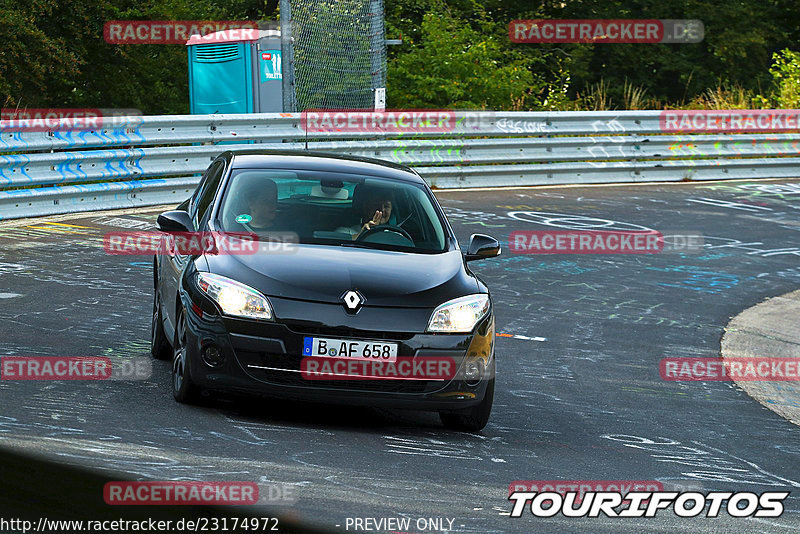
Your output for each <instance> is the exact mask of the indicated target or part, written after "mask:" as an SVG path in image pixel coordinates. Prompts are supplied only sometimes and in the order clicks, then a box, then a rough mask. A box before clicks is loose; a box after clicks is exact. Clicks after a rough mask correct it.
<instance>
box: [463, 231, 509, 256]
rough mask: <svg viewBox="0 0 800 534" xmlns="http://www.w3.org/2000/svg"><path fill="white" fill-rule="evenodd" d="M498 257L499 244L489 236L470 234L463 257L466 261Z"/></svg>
mask: <svg viewBox="0 0 800 534" xmlns="http://www.w3.org/2000/svg"><path fill="white" fill-rule="evenodd" d="M499 255H500V242H499V241H497V239H495V238H493V237H492V236H490V235H484V234H472V237H470V238H469V248H467V253H466V254H465V255H464V259H465V260H467V261H473V260H484V259H486V258H494V257H495V256H499Z"/></svg>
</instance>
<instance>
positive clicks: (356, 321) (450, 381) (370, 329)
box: [152, 150, 500, 431]
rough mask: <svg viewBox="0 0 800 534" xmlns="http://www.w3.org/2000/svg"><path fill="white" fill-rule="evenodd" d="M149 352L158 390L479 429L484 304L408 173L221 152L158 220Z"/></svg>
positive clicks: (474, 255) (493, 252)
mask: <svg viewBox="0 0 800 534" xmlns="http://www.w3.org/2000/svg"><path fill="white" fill-rule="evenodd" d="M158 225H159V229H160V230H161V231H162V232H165V233H166V235H165V236H164V238H165V239H173V240H174V239H176V237H175V236H176V235H180V236H185V235H190V236H194V235H199V236H202V239H204V240H205V239H206V238H207V237H208V236H213V237H212V239H213V240H214V241H213V242H214V243H215V245H214V246H212V247H210V248H203V249H202V250H199V251H198V250H186V249H181V248H180V247H177V248H176V247H174V246H173V247H167V248H165V249H163V250H162V251H161V253H160V254H158V255H157V256H156V257H155V258H154V273H153V274H154V283H155V298H154V304H153V320H152V354H153V356H154V357H155V358H158V359H171V361H172V392H173V395H174V397H175V399H176V400H177V401H179V402H190V401H191V400H192V399H193V398H195V397H196V395H197V394H198V392H200V391H202V390H224V391H240V392H250V393H258V394H263V395H268V396H279V397H282V398H290V399H302V400H309V401H323V402H337V403H349V404H366V405H376V406H377V405H380V406H388V407H397V408H412V409H420V410H430V411H436V412H438V413H439V414H440V417H441V420H442V422H443V423H444V424H445V426H447V427H450V428H456V429H462V430H468V431H477V430H480V429H482V428H483V427H484V426H485V425H486V423H487V421H488V420H489V414H490V412H491V408H492V399H493V397H494V387H495V360H494V335H495V334H494V333H495V326H494V314H493V310H492V301H491V298H490V295H489V291H488V289H487V287H486V286H485V285H484V284H483V283H482V282H481V280H480V279H478V277H476V276H475V275H474V274H473V273H472V272H471V271H470V269H469V267H468V263H467V262H470V261H472V260H478V259H483V258H489V257H492V256H497V255H498V254H499V253H500V245H499V243H498V241H497V240H495V239H494V238H492V237H489V236H485V235H480V234H476V235H473V236H472V238H471V241H470V243H469V248H468V250H467V252H466V253H462V252H461V250H460V249H459V245H458V242H457V241H456V237H455V235H454V233H453V230H452V228H451V227H450V225H449V223H448V222H447V219H446V218H445V216H444V213H443V211H442V209H441V207H440V206H439V204H438V202H437V201H436V198H435V197H434V195H433V193H432V191H431V189H430V188H429V187H428V186H427V185H426V183H425V182H424V181H423V180H422V178H421V177H420V176H419V175H418V174H417V173H416V172H415V171H413V170H412V169H410V168H408V167H404V166H400V165H395V164H390V163H386V162H382V161H378V160H370V159H366V158H351V157H339V156H333V155H326V154H316V153H313V152H269V151H263V150H261V151H234V152H230V151H229V152H225V153H223V154H222V155H220V156H219V157H218V158H217V159H216V160H215V161H214V162H213V163H212V164H211V166H210V167H209V168H208V170H207V171H206V172H205V174H204V175H203V177H202V180H201V182H200V185H199V186H198V188H197V190H196V191H195V192H194V194H193V195H192V197H191V198H190V199H189V200H187V201H186V202H184V203H183V204H181V205H180V206H179V207H178V209H177V210H175V211H169V212H166V213H162V214H161V215H160V216H159V217H158Z"/></svg>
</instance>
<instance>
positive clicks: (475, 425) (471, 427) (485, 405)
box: [439, 360, 495, 432]
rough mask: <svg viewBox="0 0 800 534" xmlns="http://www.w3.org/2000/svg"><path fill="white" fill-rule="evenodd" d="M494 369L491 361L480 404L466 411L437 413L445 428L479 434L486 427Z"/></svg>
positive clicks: (492, 401) (492, 391)
mask: <svg viewBox="0 0 800 534" xmlns="http://www.w3.org/2000/svg"><path fill="white" fill-rule="evenodd" d="M494 368H495V365H494V360H492V367H491V374H490V376H491V377H492V378H490V379H489V383H488V384H487V385H486V394H485V395H484V396H483V400H482V401H481V402H480V404H478V405H476V406H473V407H472V408H468V409H466V410H458V411H449V412H439V419H441V420H442V424H443V425H444V426H445V427H446V428H449V429H451V430H459V431H463V432H479V431H481V430H483V429H484V427H486V424H487V423H488V422H489V417H490V416H491V414H492V404H493V403H494V380H495V377H494Z"/></svg>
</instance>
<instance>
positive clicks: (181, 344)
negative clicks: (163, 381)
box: [172, 308, 199, 404]
mask: <svg viewBox="0 0 800 534" xmlns="http://www.w3.org/2000/svg"><path fill="white" fill-rule="evenodd" d="M198 393H199V392H198V389H197V386H196V385H195V384H194V383H193V382H192V377H191V375H190V374H189V361H188V355H187V352H186V312H185V311H184V310H183V308H181V309H180V310H179V311H178V320H177V321H175V340H174V341H173V342H172V396H173V397H175V400H176V401H178V402H180V403H184V404H191V403H193V402H195V401H196V400H197V397H198Z"/></svg>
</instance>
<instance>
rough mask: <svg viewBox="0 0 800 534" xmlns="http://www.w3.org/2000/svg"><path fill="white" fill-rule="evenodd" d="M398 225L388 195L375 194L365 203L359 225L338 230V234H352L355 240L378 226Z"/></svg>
mask: <svg viewBox="0 0 800 534" xmlns="http://www.w3.org/2000/svg"><path fill="white" fill-rule="evenodd" d="M383 224H391V225H394V224H397V221H396V217H395V215H394V214H393V213H392V200H391V198H390V196H389V195H388V194H383V195H381V194H374V195H373V196H372V197H371V198H369V199H368V200H367V202H364V204H363V209H362V211H361V218H360V219H359V223H358V224H356V225H353V226H350V227H347V226H344V227H341V228H337V229H336V231H337V232H342V233H346V234H350V236H351V238H352V239H353V240H356V239H358V237H359V236H360V235H362V234H364V233H365V232H367V231H369V230H371V229H372V228H374V227H376V226H380V225H383Z"/></svg>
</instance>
